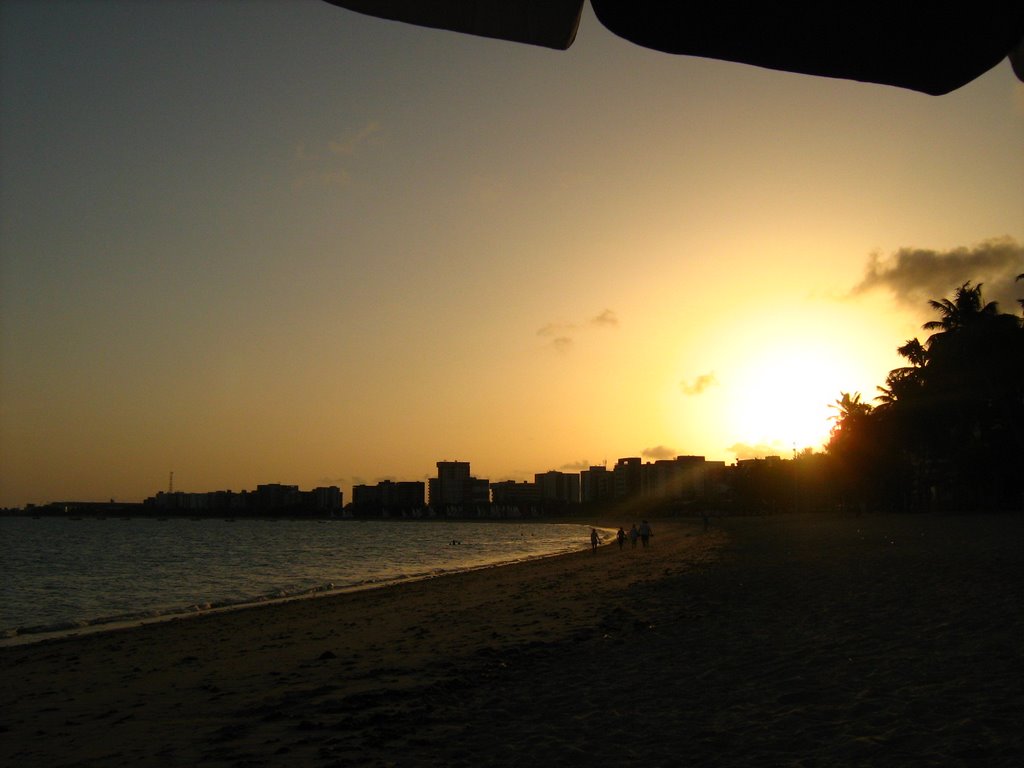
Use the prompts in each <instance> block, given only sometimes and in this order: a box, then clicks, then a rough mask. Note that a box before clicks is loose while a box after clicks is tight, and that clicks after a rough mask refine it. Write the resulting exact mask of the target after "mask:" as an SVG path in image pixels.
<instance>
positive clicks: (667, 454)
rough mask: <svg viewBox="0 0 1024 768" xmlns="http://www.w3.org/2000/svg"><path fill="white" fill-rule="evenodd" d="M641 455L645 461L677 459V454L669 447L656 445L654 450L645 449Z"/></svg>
mask: <svg viewBox="0 0 1024 768" xmlns="http://www.w3.org/2000/svg"><path fill="white" fill-rule="evenodd" d="M641 455H642V456H643V457H644V458H645V459H653V460H655V461H657V460H658V459H674V458H675V457H676V452H675V451H674V450H673V449H671V448H669V447H668V446H665V445H656V446H654V447H653V448H644V450H643V451H642V453H641Z"/></svg>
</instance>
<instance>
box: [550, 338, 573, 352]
mask: <svg viewBox="0 0 1024 768" xmlns="http://www.w3.org/2000/svg"><path fill="white" fill-rule="evenodd" d="M573 344H574V342H573V340H572V339H571V338H569V337H568V336H558V337H556V338H555V339H553V340H552V341H551V346H553V347H554V348H555V351H557V352H559V353H560V354H563V355H566V354H568V353H569V352H570V351H571V350H572V346H573Z"/></svg>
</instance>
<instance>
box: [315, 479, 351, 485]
mask: <svg viewBox="0 0 1024 768" xmlns="http://www.w3.org/2000/svg"><path fill="white" fill-rule="evenodd" d="M316 482H317V485H344V484H345V483H347V482H348V478H347V477H321V478H320V479H319V480H317V481H316Z"/></svg>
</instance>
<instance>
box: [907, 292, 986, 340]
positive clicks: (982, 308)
mask: <svg viewBox="0 0 1024 768" xmlns="http://www.w3.org/2000/svg"><path fill="white" fill-rule="evenodd" d="M981 286H982V284H981V283H978V284H977V285H975V286H974V287H971V283H970V281H967V282H966V283H964V284H963V285H961V286H960V287H959V288H957V289H956V290H955V291H954V292H953V299H952V300H950V299H941V300H939V301H936V300H935V299H932V300H931V301H929V302H928V305H929V306H930V307H931V308H932V309H934V310H936V311H937V312H938V313H939V315H941V317H940V318H939V319H938V320H929V321H928V322H927V323H925V324H924V325H923V326H921V327H922V328H924V330H926V331H937V333H935V334H932V336H931V337H929V339H928V343H929V344H931V342H932V340H933V339H934V338H935V337H936V336H938V335H939V334H941V333H948V332H950V331H958V330H960V329H963V328H971V327H973V326H974V325H975V324H977V323H979V322H982V321H983V320H985V319H988V318H992V317H998V316H999V305H998V304H997V303H996V302H994V301H990V302H988V303H987V304H983V303H982V299H981Z"/></svg>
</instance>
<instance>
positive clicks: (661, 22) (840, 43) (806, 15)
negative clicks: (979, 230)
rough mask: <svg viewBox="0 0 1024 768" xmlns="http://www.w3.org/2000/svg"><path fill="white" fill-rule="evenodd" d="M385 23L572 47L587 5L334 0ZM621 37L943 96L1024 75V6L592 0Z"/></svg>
mask: <svg viewBox="0 0 1024 768" xmlns="http://www.w3.org/2000/svg"><path fill="white" fill-rule="evenodd" d="M326 2H329V3H331V4H332V5H336V6H340V7H342V8H347V9H349V10H353V11H359V12H361V13H366V14H370V15H373V16H377V17H379V18H384V19H392V20H395V21H403V22H407V23H410V24H417V25H420V26H424V27H434V28H437V29H448V30H452V31H456V32H465V33H468V34H472V35H480V36H483V37H492V38H497V39H500V40H510V41H514V42H519V43H529V44H532V45H541V46H546V47H548V48H556V49H561V50H565V49H567V48H568V47H569V46H570V45H572V44H573V41H574V40H575V39H576V30H577V28H578V26H579V20H580V15H581V13H582V11H583V3H584V2H585V0H326ZM590 3H591V6H592V7H593V10H594V14H595V15H596V16H597V18H598V19H599V20H600V22H601V23H602V24H604V26H605V27H607V28H608V29H609V30H611V31H612V32H613V33H615V34H616V35H619V36H620V37H623V38H625V39H627V40H630V41H632V42H634V43H636V44H638V45H642V46H644V47H647V48H652V49H654V50H658V51H664V52H666V53H673V54H682V55H688V56H702V57H706V58H712V59H721V60H724V61H735V62H741V63H744V64H753V65H756V66H760V67H768V68H770V69H778V70H783V71H786V72H800V73H803V74H808V75H821V76H825V77H836V78H842V79H846V80H860V81H863V82H869V83H882V84H885V85H894V86H899V87H901V88H909V89H912V90H915V91H921V92H924V93H928V94H933V95H939V94H944V93H949V92H950V91H953V90H956V89H957V88H959V87H961V86H962V85H966V84H967V83H969V82H970V81H971V80H973V79H975V78H976V77H978V76H980V75H982V74H983V73H985V72H987V71H988V70H989V69H991V68H992V67H994V66H995V65H996V64H998V63H999V62H1000V61H1002V59H1004V58H1006V57H1007V56H1009V57H1010V60H1011V62H1012V63H1013V66H1014V71H1015V72H1016V73H1017V77H1018V78H1020V79H1021V80H1024V4H1021V3H1005V2H991V1H990V0H977V1H976V2H970V3H968V2H951V3H937V4H931V3H927V4H925V3H921V4H919V3H893V2H873V3H851V2H841V3H828V4H817V5H816V4H811V3H793V2H773V3H736V2H730V1H729V0H723V1H722V2H716V3H679V2H656V1H655V0H590Z"/></svg>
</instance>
